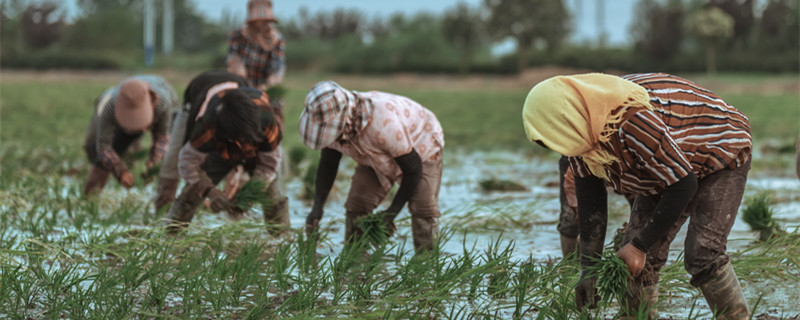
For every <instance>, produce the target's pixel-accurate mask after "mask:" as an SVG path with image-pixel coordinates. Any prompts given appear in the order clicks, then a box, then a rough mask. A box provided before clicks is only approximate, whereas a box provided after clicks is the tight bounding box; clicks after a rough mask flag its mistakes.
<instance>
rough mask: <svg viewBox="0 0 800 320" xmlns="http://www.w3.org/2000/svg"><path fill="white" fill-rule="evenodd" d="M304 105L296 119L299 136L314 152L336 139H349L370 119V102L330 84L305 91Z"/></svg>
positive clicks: (317, 85) (318, 85)
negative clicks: (298, 117) (298, 123)
mask: <svg viewBox="0 0 800 320" xmlns="http://www.w3.org/2000/svg"><path fill="white" fill-rule="evenodd" d="M305 104H306V107H305V109H303V113H302V114H301V115H300V136H301V137H302V138H303V143H305V144H306V145H307V146H308V147H309V148H311V149H315V150H316V149H322V148H325V147H327V146H330V145H331V144H332V143H333V142H335V141H336V140H337V139H339V138H341V139H344V140H350V139H352V138H353V137H355V136H356V135H357V134H358V132H359V131H361V129H362V128H364V127H366V126H367V124H368V123H369V120H370V119H371V117H372V109H373V105H372V101H370V100H369V99H363V98H361V96H360V95H359V94H358V93H357V92H355V91H349V90H346V89H344V88H342V87H341V86H339V85H338V84H337V83H336V82H333V81H322V82H318V83H317V84H315V85H314V86H313V87H312V88H311V90H310V91H308V95H306V102H305Z"/></svg>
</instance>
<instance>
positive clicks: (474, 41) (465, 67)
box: [442, 3, 485, 73]
mask: <svg viewBox="0 0 800 320" xmlns="http://www.w3.org/2000/svg"><path fill="white" fill-rule="evenodd" d="M484 29H485V24H484V22H483V19H482V18H481V15H480V13H479V12H478V10H474V9H472V8H470V7H469V6H468V5H467V4H465V3H459V4H458V5H457V6H455V7H453V8H452V9H450V10H447V11H446V12H445V14H444V18H443V20H442V31H443V32H444V36H445V38H446V39H447V41H449V42H450V43H451V44H452V45H453V46H455V48H456V49H457V50H458V51H459V52H460V53H461V59H460V61H459V64H458V70H459V72H461V73H467V72H468V71H469V64H470V61H471V60H472V53H473V52H474V51H475V49H476V47H478V46H479V45H480V44H481V43H482V42H483V41H482V37H483V34H484Z"/></svg>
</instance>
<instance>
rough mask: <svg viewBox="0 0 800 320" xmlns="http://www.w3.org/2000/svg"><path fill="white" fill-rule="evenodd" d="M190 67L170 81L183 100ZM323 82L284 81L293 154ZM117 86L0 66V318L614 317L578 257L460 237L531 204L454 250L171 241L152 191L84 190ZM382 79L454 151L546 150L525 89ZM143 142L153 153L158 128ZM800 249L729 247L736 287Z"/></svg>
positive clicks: (785, 272) (667, 277)
mask: <svg viewBox="0 0 800 320" xmlns="http://www.w3.org/2000/svg"><path fill="white" fill-rule="evenodd" d="M190 76H191V75H179V76H174V77H173V78H170V81H172V83H173V84H174V85H175V86H176V88H177V89H178V91H179V92H178V94H179V96H180V94H181V93H182V92H181V91H182V90H183V85H185V83H186V81H188V79H189V77H190ZM325 78H329V79H334V80H335V79H336V77H335V76H325ZM318 79H321V77H317V76H315V75H297V76H290V77H289V78H288V79H287V84H286V88H287V90H286V92H285V93H286V101H287V104H286V108H287V117H286V119H287V122H286V137H287V138H286V146H287V149H286V150H292V147H297V146H301V144H300V140H299V138H298V137H297V133H296V132H297V123H296V119H297V118H298V116H299V114H300V111H301V108H302V102H303V99H304V96H305V92H306V90H307V88H309V87H310V85H311V84H312V83H313V82H314V81H316V80H318ZM12 80H13V79H12ZM118 80H119V79H116V78H113V77H108V78H99V79H93V80H87V81H76V80H69V79H66V80H47V79H32V80H24V81H23V80H14V81H9V79H7V78H5V75H4V79H3V83H2V85H0V104H1V105H2V110H0V120H1V121H2V122H0V148H1V149H0V157H2V159H0V170H1V171H0V318H11V319H27V318H32V319H40V318H61V317H63V318H73V319H75V318H81V319H83V318H114V319H127V318H156V319H167V318H170V319H171V318H247V319H265V318H328V317H329V318H358V319H378V318H444V319H465V318H471V319H476V318H481V319H496V318H504V319H505V318H536V317H540V318H547V319H565V318H573V319H574V318H580V317H588V318H597V317H603V316H604V315H605V316H606V317H607V316H609V314H610V315H611V316H612V317H613V314H614V311H615V310H616V309H615V308H616V306H615V305H614V304H613V303H604V304H601V306H600V309H599V310H597V311H594V312H592V313H591V314H586V313H584V314H583V315H581V313H579V312H578V311H577V310H576V307H575V302H574V294H573V288H574V286H575V284H577V281H578V277H579V274H580V272H579V266H578V264H577V262H576V261H575V260H574V259H568V260H535V259H532V258H528V259H519V258H517V257H515V256H514V255H513V252H514V250H515V249H517V246H518V244H517V243H515V242H513V241H507V240H493V241H492V242H491V243H489V244H481V245H482V246H481V248H483V249H478V248H477V245H476V244H475V243H468V242H467V241H466V237H463V238H461V237H460V236H455V235H454V234H453V232H464V233H465V234H466V233H480V232H484V231H487V230H488V231H491V232H494V231H497V230H522V231H528V230H531V228H532V226H533V225H534V223H537V222H540V221H542V220H543V219H541V218H539V216H538V214H539V213H538V212H537V210H536V208H533V209H531V210H521V209H519V208H517V209H516V210H511V209H508V208H505V209H503V208H501V209H498V212H497V215H495V216H492V217H477V216H475V217H473V216H470V215H469V214H468V213H467V214H463V215H462V216H463V217H464V218H463V219H462V220H458V218H454V219H451V220H450V221H451V223H452V222H455V223H453V224H454V225H452V226H446V225H445V226H443V230H444V231H443V240H442V241H446V240H447V239H449V241H461V243H462V246H461V250H460V251H458V250H457V252H442V251H441V249H440V248H436V249H434V251H433V253H432V254H418V255H414V253H413V249H412V248H411V247H412V245H411V244H410V243H407V241H406V240H404V239H401V238H398V237H395V238H393V239H392V241H386V242H381V243H379V245H377V246H375V245H374V244H370V243H368V242H367V241H366V239H364V241H361V242H359V243H356V244H355V245H352V246H347V247H344V248H342V249H341V251H340V252H337V253H330V252H329V250H331V248H329V247H334V246H331V245H329V244H330V242H331V240H330V237H329V236H330V235H329V234H328V232H331V231H330V230H329V229H323V230H322V234H321V235H320V239H313V241H312V240H311V239H306V238H304V236H303V234H302V232H294V233H290V235H289V236H287V237H283V238H271V237H267V236H265V235H264V227H263V223H261V222H260V221H259V222H255V221H249V220H244V221H240V222H235V223H225V224H222V225H221V226H219V227H209V226H207V225H202V224H199V223H197V224H193V225H192V226H191V227H190V228H189V230H188V232H187V233H185V234H183V235H181V236H179V237H173V236H168V235H167V234H165V232H164V230H163V228H162V225H161V223H162V221H160V218H162V217H161V216H160V215H158V214H156V213H153V212H151V211H150V210H148V205H149V198H150V196H151V192H152V187H150V188H149V189H147V188H142V187H139V186H137V187H136V188H134V189H133V190H131V191H122V189H121V188H120V187H119V186H117V185H116V183H115V182H113V181H110V182H109V184H108V185H107V186H106V189H105V191H104V193H103V195H102V196H101V197H95V198H89V199H82V198H81V194H80V193H81V191H80V188H81V183H82V181H83V179H84V177H85V174H86V172H87V170H88V164H87V163H86V160H85V155H84V154H83V151H82V149H81V145H82V143H83V136H84V133H85V130H86V126H87V125H88V122H89V117H90V115H91V111H92V102H93V100H94V99H95V97H96V95H97V94H99V93H100V92H101V91H102V90H104V89H105V88H106V87H107V86H109V85H112V84H114V83H115V82H117V81H118ZM352 89H358V90H368V89H371V88H365V87H353V88H352ZM377 89H381V90H387V91H394V92H397V93H400V94H404V95H407V96H409V97H411V98H413V99H415V100H417V101H419V102H421V103H422V104H423V105H425V106H427V107H429V108H430V109H432V110H433V111H434V112H435V113H436V114H437V116H438V118H439V119H440V121H441V122H442V125H443V127H444V129H445V132H446V140H447V148H448V150H456V149H465V150H471V149H483V150H493V149H511V150H529V151H531V153H533V154H535V155H536V154H540V153H544V151H543V150H541V148H538V147H532V146H531V145H530V143H528V142H527V141H525V139H524V138H523V133H522V126H521V125H520V123H519V121H520V120H519V110H520V108H521V101H522V99H524V95H525V93H526V92H527V90H522V89H519V90H518V89H513V88H512V89H508V88H506V89H503V90H497V91H493V92H488V91H487V92H481V91H476V90H461V89H458V88H452V89H446V88H445V89H442V90H432V89H430V88H424V89H415V88H409V87H402V88H398V89H397V90H392V87H391V86H383V87H379V88H377ZM726 99H728V100H729V102H731V103H732V104H735V105H737V107H740V108H741V109H742V110H743V111H745V112H746V113H748V116H750V118H751V121H752V124H753V135H754V137H755V138H756V139H757V141H758V139H769V138H772V137H773V136H792V135H794V136H796V135H797V122H796V121H794V120H793V119H792V118H791V117H792V116H793V115H794V116H797V112H798V110H797V108H796V105H794V104H793V102H795V103H796V100H793V99H796V97H794V96H791V95H777V96H771V95H730V96H726ZM743 106H745V107H743ZM763 106H769V107H763ZM796 118H797V117H795V119H796ZM142 142H143V147H144V148H147V145H148V144H149V135H145V138H144V139H143V141H142ZM536 150H539V151H536ZM296 153H297V155H295V156H293V158H295V160H296V163H304V164H305V166H308V167H312V166H313V165H314V164H315V162H316V161H315V160H314V159H315V155H314V154H310V153H309V154H304V155H302V156H301V155H300V153H301V152H299V151H297V152H296ZM547 156H549V154H547ZM137 161H138V163H139V165H140V166H143V163H142V162H143V160H141V159H140V160H137ZM308 171H309V172H314V171H315V170H313V169H312V170H308ZM445 172H447V171H445ZM137 177H138V176H137ZM296 178H297V177H296ZM309 180H310V181H309V182H307V184H309V185H310V184H311V181H313V179H309ZM534 207H535V206H534ZM509 212H511V213H509ZM481 219H483V220H481ZM550 223H552V222H550ZM447 230H452V231H450V232H448V231H447ZM498 239H499V238H498ZM409 242H410V241H409ZM526 245H528V244H526ZM337 248H338V247H337ZM798 256H800V241H798V231H796V230H795V231H793V232H788V233H786V234H780V235H777V236H775V237H772V238H770V239H769V240H767V241H764V242H759V243H757V244H753V245H752V246H750V247H749V248H748V249H747V250H745V251H743V252H737V253H732V257H733V259H732V261H733V263H734V266H735V268H736V271H737V274H738V275H739V277H740V280H742V281H743V283H753V284H758V283H765V282H766V281H774V282H776V283H778V284H783V283H789V284H793V283H797V281H799V280H800V261H798V259H797V258H796V257H798ZM682 265H683V262H682V259H680V258H679V259H678V260H677V261H676V262H674V263H670V264H669V265H667V266H666V267H665V269H664V270H662V271H663V272H662V281H661V288H662V292H664V293H663V294H662V297H664V295H670V294H675V293H690V294H695V295H696V294H697V290H696V289H694V288H692V287H691V286H690V285H689V284H688V276H687V275H686V272H685V271H684V270H683V266H682ZM666 303H669V302H666ZM660 304H661V303H660ZM695 304H697V305H704V302H702V301H693V304H692V305H691V306H692V308H694V305H695ZM760 311H761V310H754V314H758V313H759V312H760ZM696 314H698V312H697V311H696V310H695V311H689V317H690V318H699V317H702V315H698V316H695V315H696Z"/></svg>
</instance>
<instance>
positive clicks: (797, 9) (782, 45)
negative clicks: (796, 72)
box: [758, 0, 800, 51]
mask: <svg viewBox="0 0 800 320" xmlns="http://www.w3.org/2000/svg"><path fill="white" fill-rule="evenodd" d="M798 30H800V0H771V1H770V2H769V3H768V4H767V6H766V7H765V8H764V11H763V13H762V14H761V28H760V36H759V37H758V38H759V47H760V48H761V49H765V50H770V51H773V50H787V49H788V50H795V51H797V50H798V48H799V47H800V38H798V36H797V31H798Z"/></svg>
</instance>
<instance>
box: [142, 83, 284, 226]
mask: <svg viewBox="0 0 800 320" xmlns="http://www.w3.org/2000/svg"><path fill="white" fill-rule="evenodd" d="M184 100H185V105H184V109H183V110H181V111H180V112H178V115H177V116H176V121H175V125H174V128H173V129H172V133H171V140H172V141H173V142H172V143H170V145H169V148H168V151H167V156H166V157H165V160H164V165H163V166H162V168H161V171H160V172H159V186H158V189H157V194H156V196H155V205H156V208H161V207H163V206H164V205H166V204H167V203H169V202H170V201H171V200H172V199H173V198H174V196H175V192H176V190H177V187H178V181H179V178H183V180H184V181H186V186H185V187H184V188H183V190H182V191H181V194H180V195H179V196H178V198H177V199H176V200H175V204H173V205H172V206H171V207H170V209H169V212H168V213H167V217H166V220H167V229H168V230H169V231H171V232H176V231H179V230H181V229H183V228H185V227H186V226H188V225H189V223H190V222H191V221H192V219H193V218H194V214H195V211H196V210H197V207H198V206H199V205H200V204H201V203H202V202H203V199H204V198H208V200H209V202H210V207H211V210H213V211H214V212H220V211H226V212H228V215H229V216H230V217H231V218H234V219H237V218H240V217H241V216H242V214H243V212H242V211H241V209H240V208H238V207H236V206H235V204H234V203H233V202H232V201H230V198H231V197H232V196H233V195H230V196H229V195H227V194H225V193H224V192H222V191H221V190H219V189H217V188H216V185H217V184H218V183H219V182H220V181H221V180H222V179H223V178H224V177H225V176H227V175H228V174H229V173H230V172H231V171H232V170H234V169H235V168H236V167H238V166H242V167H243V169H244V171H245V172H247V173H248V174H249V175H250V176H251V178H253V179H261V180H263V181H265V182H266V183H267V189H266V190H265V191H266V192H267V196H268V197H270V198H271V199H272V205H271V206H270V207H269V208H265V209H264V211H263V215H264V221H265V222H266V223H267V224H268V226H269V231H270V233H271V234H273V235H279V234H282V233H283V232H284V231H286V229H288V227H289V207H288V198H287V197H286V196H284V195H283V194H282V193H281V191H280V189H279V188H278V181H277V179H276V176H277V168H278V163H280V159H281V153H280V149H279V148H278V146H279V144H280V142H281V140H282V138H283V115H282V113H281V112H280V110H279V109H276V108H273V107H272V106H271V105H270V102H269V97H268V96H267V94H266V93H264V92H263V91H260V90H258V89H256V88H252V87H248V86H247V83H246V81H245V80H244V78H242V77H239V76H237V75H235V74H231V73H228V72H224V71H207V72H204V73H201V74H200V75H198V76H196V77H195V78H194V79H192V81H191V82H190V83H189V85H188V87H187V88H186V91H185V94H184Z"/></svg>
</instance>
